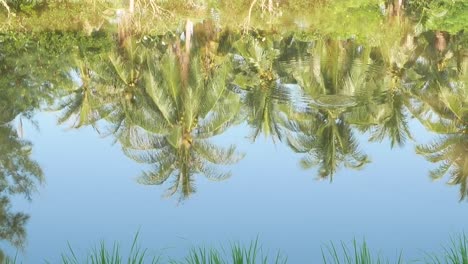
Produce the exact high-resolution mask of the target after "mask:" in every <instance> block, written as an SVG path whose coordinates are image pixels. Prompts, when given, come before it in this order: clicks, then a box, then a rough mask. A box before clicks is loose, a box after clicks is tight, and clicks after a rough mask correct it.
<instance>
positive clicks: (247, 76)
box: [233, 37, 290, 140]
mask: <svg viewBox="0 0 468 264" xmlns="http://www.w3.org/2000/svg"><path fill="white" fill-rule="evenodd" d="M235 47H236V52H237V54H236V56H240V57H238V58H236V57H235V60H236V63H237V67H236V72H237V74H236V78H235V79H234V82H233V85H234V86H235V87H236V88H239V89H242V90H243V91H245V95H244V103H245V105H246V106H247V111H248V113H247V115H248V122H249V124H250V125H251V126H253V128H254V131H253V134H252V139H253V140H255V139H256V138H257V136H258V135H259V134H260V132H262V131H263V132H264V133H265V135H266V136H268V135H272V136H273V140H274V139H275V138H278V139H281V137H282V132H281V126H282V125H283V124H284V122H285V119H286V116H287V113H288V105H289V104H290V101H289V99H290V95H289V89H288V88H287V86H286V85H285V84H282V83H281V81H280V79H279V76H278V74H277V72H276V69H275V67H276V66H277V65H276V64H278V63H277V59H278V55H279V51H278V50H277V49H275V48H274V45H273V41H272V40H271V39H264V40H263V43H262V42H261V41H259V40H257V39H255V38H253V37H248V39H247V40H246V39H242V40H240V41H238V42H237V43H236V44H235Z"/></svg>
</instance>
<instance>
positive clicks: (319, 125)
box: [288, 110, 369, 180]
mask: <svg viewBox="0 0 468 264" xmlns="http://www.w3.org/2000/svg"><path fill="white" fill-rule="evenodd" d="M302 119H303V120H301V121H299V122H298V124H297V125H295V127H297V128H296V131H297V132H296V133H294V134H293V136H290V137H289V138H288V143H289V145H290V147H291V148H292V149H293V150H294V151H295V152H297V153H306V157H304V158H303V159H302V161H301V165H302V167H303V168H305V169H308V168H311V167H313V166H319V176H320V178H326V177H330V180H332V178H333V175H334V174H335V173H336V171H337V170H338V168H339V167H340V166H341V164H344V166H345V167H347V168H353V169H360V168H362V167H363V166H364V165H365V164H366V163H368V162H369V160H368V157H367V156H366V155H363V154H362V153H360V151H359V150H358V143H357V141H356V139H355V138H354V136H353V134H352V131H351V128H350V127H349V125H348V124H346V123H345V121H344V119H343V115H340V116H339V117H335V116H334V114H333V113H332V112H330V111H328V110H319V111H316V112H315V113H311V114H307V115H306V116H305V118H302Z"/></svg>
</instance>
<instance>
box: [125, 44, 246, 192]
mask: <svg viewBox="0 0 468 264" xmlns="http://www.w3.org/2000/svg"><path fill="white" fill-rule="evenodd" d="M152 59H153V58H152V57H150V58H149V60H150V61H152ZM190 60H191V61H190V62H189V63H190V64H189V65H180V61H179V58H178V57H177V55H176V54H174V53H172V52H168V53H167V54H166V55H164V56H163V57H162V59H161V60H160V62H159V63H158V64H157V63H154V62H152V63H150V70H149V71H148V72H147V73H146V76H145V79H146V85H145V86H144V91H145V94H146V95H147V96H148V99H147V100H146V102H144V103H142V106H143V108H140V111H141V112H139V113H134V114H130V116H133V118H132V127H129V129H128V131H126V133H123V134H122V136H121V137H120V139H119V140H120V142H121V143H122V146H123V148H124V151H125V153H126V154H127V155H128V156H130V157H131V158H133V159H135V160H137V161H140V162H143V163H149V164H153V166H154V167H153V169H152V170H151V171H150V172H147V173H144V174H143V175H142V177H141V178H140V182H142V183H144V184H162V183H164V182H165V181H166V180H167V179H168V178H170V177H171V176H175V177H176V180H175V181H174V185H173V186H172V187H171V189H170V190H169V194H170V195H172V194H174V193H175V192H177V191H179V190H180V193H181V198H186V197H188V196H189V195H190V194H191V193H193V192H194V191H195V189H194V187H193V179H192V178H193V175H195V174H202V175H204V176H206V177H207V178H208V179H213V180H222V179H225V178H227V177H229V174H226V173H219V172H217V170H216V168H215V167H213V166H212V165H217V164H232V163H235V162H236V161H237V160H238V159H239V158H240V156H239V155H238V154H236V152H235V148H234V147H233V146H231V147H230V148H229V149H227V150H223V149H222V148H220V147H217V146H215V145H212V144H211V143H209V142H208V141H207V140H206V139H207V138H210V137H212V136H215V135H218V134H221V133H222V132H224V131H225V130H226V129H227V128H228V127H229V126H230V124H232V123H233V122H235V120H236V116H237V112H238V110H239V104H238V99H237V96H236V95H235V94H233V93H231V92H229V91H228V90H227V89H226V81H227V76H228V74H229V70H230V67H229V63H227V61H222V62H220V63H219V64H216V65H215V66H214V67H215V68H216V70H215V71H213V73H212V74H210V76H208V78H205V77H204V76H203V74H202V72H201V71H200V70H201V69H200V66H201V65H202V64H201V61H200V60H199V57H198V56H197V55H196V54H194V55H192V56H191V57H190ZM183 67H189V73H188V74H187V75H185V74H184V73H183V71H182V69H183ZM205 76H206V75H205ZM157 77H159V78H157ZM186 77H187V78H188V80H184V78H186Z"/></svg>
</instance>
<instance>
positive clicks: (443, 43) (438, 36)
mask: <svg viewBox="0 0 468 264" xmlns="http://www.w3.org/2000/svg"><path fill="white" fill-rule="evenodd" d="M434 46H435V48H436V49H437V50H438V51H439V52H443V51H444V50H445V49H446V48H447V39H446V37H445V34H444V33H443V32H442V31H436V32H435V38H434Z"/></svg>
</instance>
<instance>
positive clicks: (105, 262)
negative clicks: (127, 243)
mask: <svg viewBox="0 0 468 264" xmlns="http://www.w3.org/2000/svg"><path fill="white" fill-rule="evenodd" d="M68 249H69V253H68V254H62V259H61V263H62V264H124V263H125V264H146V263H151V264H157V263H160V262H159V258H156V257H153V258H149V257H148V256H147V253H146V250H142V249H141V248H140V246H139V245H138V233H137V234H136V235H135V238H134V239H133V243H132V246H131V248H130V252H129V253H128V256H127V257H126V258H125V257H124V256H123V255H122V253H121V249H120V247H119V245H118V244H117V243H114V245H113V247H112V248H111V249H109V248H108V247H107V246H106V245H105V243H104V242H101V244H100V246H99V247H95V248H94V249H93V250H92V251H91V252H90V253H89V254H87V255H86V257H85V258H81V257H79V256H77V254H76V253H75V251H74V250H73V248H72V247H71V246H70V244H68Z"/></svg>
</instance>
